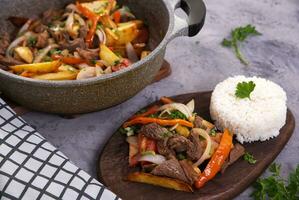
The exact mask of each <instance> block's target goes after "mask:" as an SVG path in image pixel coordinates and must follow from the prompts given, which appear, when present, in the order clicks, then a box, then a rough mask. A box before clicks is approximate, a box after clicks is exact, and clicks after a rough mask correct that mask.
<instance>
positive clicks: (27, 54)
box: [15, 47, 33, 63]
mask: <svg viewBox="0 0 299 200" xmlns="http://www.w3.org/2000/svg"><path fill="white" fill-rule="evenodd" d="M15 52H16V53H17V54H18V56H20V58H22V60H24V61H25V62H26V63H32V61H33V54H32V51H31V50H30V49H29V48H28V47H17V48H15Z"/></svg>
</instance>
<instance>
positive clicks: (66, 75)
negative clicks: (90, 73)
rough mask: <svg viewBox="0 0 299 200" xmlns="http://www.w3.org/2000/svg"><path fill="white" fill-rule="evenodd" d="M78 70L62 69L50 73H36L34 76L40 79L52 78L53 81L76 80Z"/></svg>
mask: <svg viewBox="0 0 299 200" xmlns="http://www.w3.org/2000/svg"><path fill="white" fill-rule="evenodd" d="M77 74H78V72H74V71H60V72H56V73H48V74H42V75H36V76H33V77H32V78H34V79H39V80H51V81H61V80H74V79H76V77H77Z"/></svg>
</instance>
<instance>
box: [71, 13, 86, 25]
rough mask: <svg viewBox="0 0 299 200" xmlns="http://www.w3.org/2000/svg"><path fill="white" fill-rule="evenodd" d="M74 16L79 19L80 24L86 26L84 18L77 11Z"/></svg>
mask: <svg viewBox="0 0 299 200" xmlns="http://www.w3.org/2000/svg"><path fill="white" fill-rule="evenodd" d="M74 18H75V20H77V21H78V22H79V24H80V26H85V25H86V23H85V21H84V19H83V18H82V17H81V16H80V15H78V14H76V13H75V14H74Z"/></svg>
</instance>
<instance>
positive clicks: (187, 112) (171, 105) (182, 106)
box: [159, 103, 192, 118]
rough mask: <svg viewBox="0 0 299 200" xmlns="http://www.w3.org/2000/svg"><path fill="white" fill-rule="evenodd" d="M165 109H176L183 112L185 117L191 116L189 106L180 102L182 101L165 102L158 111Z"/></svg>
mask: <svg viewBox="0 0 299 200" xmlns="http://www.w3.org/2000/svg"><path fill="white" fill-rule="evenodd" d="M165 109H168V110H170V111H171V110H178V111H180V112H181V113H183V114H184V115H185V116H186V117H187V118H189V117H191V116H192V112H190V110H189V108H188V107H187V106H186V105H185V104H182V103H169V104H165V105H163V106H161V107H160V108H159V110H160V111H161V110H165Z"/></svg>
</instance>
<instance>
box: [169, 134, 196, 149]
mask: <svg viewBox="0 0 299 200" xmlns="http://www.w3.org/2000/svg"><path fill="white" fill-rule="evenodd" d="M167 145H168V147H169V148H170V149H173V150H175V151H176V152H183V151H187V150H188V149H189V148H191V147H192V146H193V144H192V143H191V141H190V140H188V139H187V138H185V137H184V136H181V135H174V136H172V137H170V138H169V139H168V141H167Z"/></svg>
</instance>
